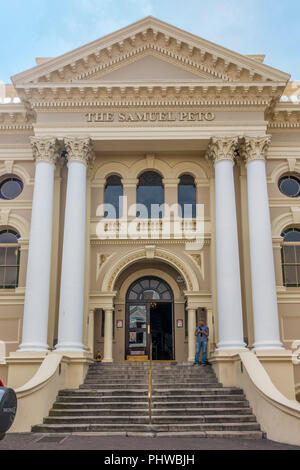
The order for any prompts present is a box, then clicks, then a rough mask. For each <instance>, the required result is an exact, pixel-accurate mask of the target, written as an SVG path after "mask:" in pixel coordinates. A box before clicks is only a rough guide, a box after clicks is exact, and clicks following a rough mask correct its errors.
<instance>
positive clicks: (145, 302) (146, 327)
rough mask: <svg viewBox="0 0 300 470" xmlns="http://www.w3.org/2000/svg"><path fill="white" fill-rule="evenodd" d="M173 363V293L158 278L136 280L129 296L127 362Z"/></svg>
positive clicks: (127, 302)
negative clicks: (138, 359)
mask: <svg viewBox="0 0 300 470" xmlns="http://www.w3.org/2000/svg"><path fill="white" fill-rule="evenodd" d="M151 341H152V346H153V347H152V351H153V352H152V359H153V360H155V361H172V360H174V324H173V292H172V290H171V288H170V286H169V285H168V284H167V283H166V282H165V281H163V280H162V279H159V278H157V277H152V276H150V277H145V278H142V279H138V280H137V281H135V282H134V283H133V284H132V285H131V286H130V288H129V290H128V292H127V296H126V359H127V360H131V359H132V358H134V357H138V358H140V359H141V358H142V359H143V358H144V359H146V360H149V356H150V345H151Z"/></svg>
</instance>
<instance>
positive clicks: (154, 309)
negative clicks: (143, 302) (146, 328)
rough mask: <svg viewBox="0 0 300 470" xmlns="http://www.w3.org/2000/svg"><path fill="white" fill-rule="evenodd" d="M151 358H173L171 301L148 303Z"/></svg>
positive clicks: (160, 359)
mask: <svg viewBox="0 0 300 470" xmlns="http://www.w3.org/2000/svg"><path fill="white" fill-rule="evenodd" d="M150 330H151V336H152V359H153V360H154V361H172V360H173V314H172V304H171V303H154V302H153V303H152V304H150Z"/></svg>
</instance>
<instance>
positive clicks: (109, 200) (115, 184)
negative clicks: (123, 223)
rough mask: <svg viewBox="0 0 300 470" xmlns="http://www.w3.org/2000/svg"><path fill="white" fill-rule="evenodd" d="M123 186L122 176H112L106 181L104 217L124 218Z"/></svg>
mask: <svg viewBox="0 0 300 470" xmlns="http://www.w3.org/2000/svg"><path fill="white" fill-rule="evenodd" d="M122 197H123V185H122V181H121V178H120V176H118V175H112V176H109V177H108V178H107V180H106V186H105V193H104V203H105V204H107V207H105V208H104V217H106V218H108V219H119V218H120V217H122Z"/></svg>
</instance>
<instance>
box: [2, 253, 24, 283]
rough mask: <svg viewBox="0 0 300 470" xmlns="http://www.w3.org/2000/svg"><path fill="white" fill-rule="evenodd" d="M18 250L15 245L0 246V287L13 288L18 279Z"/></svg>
mask: <svg viewBox="0 0 300 470" xmlns="http://www.w3.org/2000/svg"><path fill="white" fill-rule="evenodd" d="M19 262H20V250H19V248H18V246H17V245H15V246H14V245H7V246H5V245H2V246H1V247H0V289H15V288H16V287H18V281H19Z"/></svg>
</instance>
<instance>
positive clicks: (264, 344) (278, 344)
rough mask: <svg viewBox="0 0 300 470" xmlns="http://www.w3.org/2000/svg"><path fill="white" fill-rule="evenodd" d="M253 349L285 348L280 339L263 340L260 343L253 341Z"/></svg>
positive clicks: (271, 349)
mask: <svg viewBox="0 0 300 470" xmlns="http://www.w3.org/2000/svg"><path fill="white" fill-rule="evenodd" d="M253 349H254V351H285V348H284V347H283V344H282V343H281V342H280V341H278V342H271V341H270V342H269V341H263V342H262V343H254V344H253Z"/></svg>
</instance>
